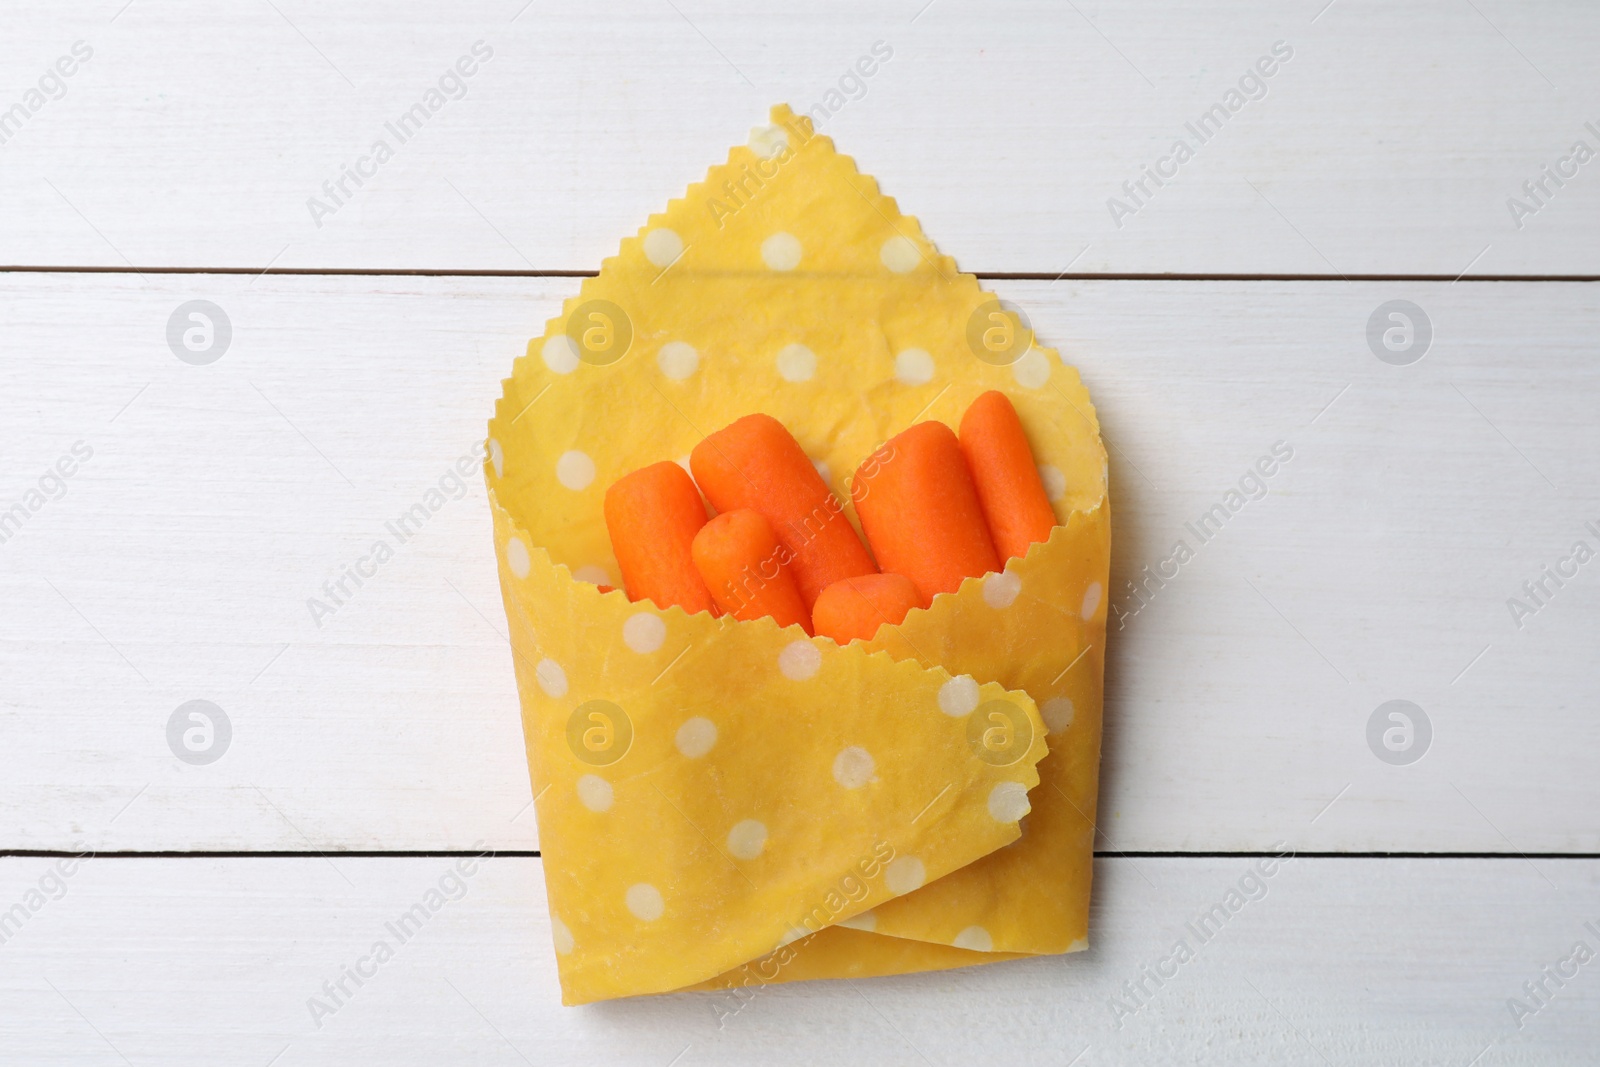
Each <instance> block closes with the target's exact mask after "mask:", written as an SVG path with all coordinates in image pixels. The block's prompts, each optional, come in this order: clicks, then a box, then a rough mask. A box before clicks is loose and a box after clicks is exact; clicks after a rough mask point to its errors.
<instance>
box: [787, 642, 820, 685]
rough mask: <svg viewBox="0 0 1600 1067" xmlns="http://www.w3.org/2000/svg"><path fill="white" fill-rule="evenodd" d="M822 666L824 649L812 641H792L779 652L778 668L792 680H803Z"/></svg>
mask: <svg viewBox="0 0 1600 1067" xmlns="http://www.w3.org/2000/svg"><path fill="white" fill-rule="evenodd" d="M821 667H822V650H821V649H819V648H817V646H816V645H813V644H812V643H811V642H810V641H791V642H789V643H788V644H787V645H785V646H784V648H783V651H782V652H779V653H778V670H780V671H782V672H783V676H784V677H785V678H788V679H790V680H791V681H796V682H803V681H805V680H806V679H807V678H810V677H811V676H812V675H814V674H816V673H817V671H818V670H819V669H820V668H821Z"/></svg>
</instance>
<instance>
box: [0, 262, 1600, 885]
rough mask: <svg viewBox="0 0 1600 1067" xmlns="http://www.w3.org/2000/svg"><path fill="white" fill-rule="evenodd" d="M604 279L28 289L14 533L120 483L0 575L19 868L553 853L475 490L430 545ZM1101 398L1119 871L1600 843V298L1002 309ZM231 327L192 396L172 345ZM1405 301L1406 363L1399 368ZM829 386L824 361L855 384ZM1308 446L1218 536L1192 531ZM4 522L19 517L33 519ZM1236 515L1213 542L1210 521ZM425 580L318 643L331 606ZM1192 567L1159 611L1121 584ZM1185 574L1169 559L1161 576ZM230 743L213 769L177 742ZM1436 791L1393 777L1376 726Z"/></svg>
mask: <svg viewBox="0 0 1600 1067" xmlns="http://www.w3.org/2000/svg"><path fill="white" fill-rule="evenodd" d="M576 286H577V283H576V281H574V280H571V279H461V278H326V277H323V278H317V277H288V278H286V277H276V276H271V275H269V276H267V277H265V278H261V279H253V278H250V277H244V276H189V277H185V276H168V275H158V276H151V277H149V278H148V279H143V278H140V277H138V276H135V275H91V276H72V275H8V276H5V277H4V278H0V304H3V305H4V306H5V307H6V308H7V309H8V317H7V320H6V325H5V326H4V327H3V332H0V347H3V348H4V349H5V350H6V351H7V352H11V353H19V354H21V355H19V356H17V357H12V358H8V359H7V360H5V361H4V362H3V363H0V454H3V455H4V456H5V472H4V481H3V483H0V505H3V506H4V507H9V506H10V505H11V504H12V503H13V502H16V501H19V500H24V499H26V493H27V492H28V491H29V489H30V488H35V487H37V486H38V484H39V479H40V478H41V477H42V475H43V474H44V472H46V471H47V470H49V469H51V468H52V465H53V464H55V463H56V462H57V460H58V458H59V457H61V456H62V455H65V454H69V452H70V450H71V448H72V446H73V444H74V443H76V442H79V441H82V442H85V443H87V444H88V445H89V446H90V447H92V449H93V457H92V458H91V459H89V460H88V461H87V462H85V463H83V464H82V465H81V469H79V470H78V472H77V473H76V474H75V475H74V476H73V477H71V478H70V479H67V480H66V483H65V484H66V493H65V495H64V496H60V497H59V498H57V499H49V500H48V501H46V502H45V503H44V504H43V506H42V507H41V508H40V509H39V510H38V511H37V513H34V514H32V515H31V516H30V517H29V518H28V519H27V521H26V523H25V525H23V526H22V528H21V529H20V530H19V531H17V532H15V533H14V534H13V535H12V536H10V537H9V539H8V540H7V541H6V542H5V543H4V544H0V597H3V602H4V603H5V604H6V606H7V610H6V611H5V612H3V613H0V658H3V660H4V663H3V665H0V666H3V669H0V677H4V678H5V679H6V682H5V685H4V687H3V688H0V733H3V736H4V738H5V745H6V753H7V756H6V760H7V762H6V772H7V773H6V774H5V775H4V776H3V777H0V843H3V844H4V845H5V846H7V847H14V848H70V847H79V846H85V845H87V846H89V847H93V848H96V849H100V850H111V849H167V850H187V849H224V850H226V849H236V850H261V849H273V850H284V849H287V850H305V849H311V848H315V849H325V850H338V849H368V850H377V849H441V848H468V847H472V846H473V844H474V842H477V841H480V840H481V841H484V842H487V843H488V844H489V845H490V846H492V847H496V848H502V849H516V848H522V849H530V848H534V847H536V845H537V838H536V833H535V830H534V827H533V825H532V824H533V819H532V815H531V810H530V809H529V807H528V803H529V789H528V783H527V775H526V770H525V766H524V762H523V752H522V744H521V731H520V726H519V722H518V714H517V707H516V696H515V690H514V687H513V682H512V675H511V670H510V663H509V654H508V650H507V648H506V646H505V643H504V640H503V637H502V634H503V633H504V620H503V617H502V615H501V610H500V606H499V596H498V589H497V585H496V578H495V574H494V568H493V563H492V555H491V552H490V539H489V529H488V518H487V515H486V513H485V505H484V497H483V490H482V485H481V479H479V478H478V477H477V476H476V474H475V473H474V474H472V475H469V476H468V477H467V478H466V479H465V480H464V485H465V487H464V488H463V489H462V490H461V493H462V496H461V499H459V500H457V499H450V498H449V497H448V496H447V498H446V502H445V503H444V504H443V506H442V507H441V508H440V509H439V510H438V511H437V513H435V514H433V515H432V517H431V518H429V519H428V521H427V523H426V525H425V526H424V527H423V528H422V529H421V530H420V532H418V533H416V534H415V535H414V536H412V537H410V538H409V539H408V540H407V541H405V543H403V544H402V543H400V541H399V540H398V539H397V538H396V537H395V536H394V534H393V532H392V531H390V530H389V529H388V527H387V526H386V523H387V522H388V521H389V520H392V519H393V518H395V517H396V516H397V515H398V514H400V513H401V512H402V511H404V510H405V509H406V508H408V507H409V506H410V505H411V504H413V503H415V502H417V501H418V500H420V499H422V498H423V496H424V495H425V494H426V493H427V492H428V491H429V490H430V489H433V488H438V487H440V486H441V483H443V484H444V487H445V489H446V490H448V491H449V492H450V493H452V494H453V492H454V487H453V483H452V482H450V481H449V479H450V477H452V476H451V471H452V468H453V465H454V464H455V463H456V462H457V461H458V460H459V459H460V458H461V457H463V456H465V455H467V454H468V453H469V452H470V451H471V450H472V449H473V448H474V446H475V444H476V442H477V441H478V440H479V439H480V438H481V436H482V434H483V432H484V423H485V420H486V417H487V415H488V413H489V411H490V407H491V405H492V402H493V399H494V397H495V396H497V395H498V388H499V387H498V380H499V378H500V377H501V376H502V375H503V374H505V373H506V372H507V371H508V369H509V366H510V362H511V359H512V358H513V357H514V356H515V355H516V354H517V353H519V352H520V351H521V350H522V349H523V347H524V345H525V342H526V339H527V338H528V337H530V336H532V335H534V334H537V333H540V332H541V331H542V324H543V322H544V320H545V319H546V317H547V316H550V315H552V314H554V313H556V312H557V310H558V308H559V302H560V299H561V298H562V297H563V296H565V295H567V294H569V293H571V292H573V291H575V289H576ZM998 288H999V291H1000V292H1001V294H1002V295H1003V296H1006V297H1008V298H1010V299H1013V300H1015V301H1016V302H1017V303H1019V304H1020V305H1022V306H1023V307H1024V308H1026V309H1027V310H1028V312H1029V313H1030V314H1031V315H1032V317H1033V320H1034V324H1035V326H1036V328H1037V329H1038V331H1039V333H1040V334H1041V336H1043V337H1044V338H1045V339H1046V340H1047V341H1049V342H1050V343H1052V344H1056V345H1058V346H1060V348H1061V349H1062V351H1063V352H1064V353H1065V354H1066V355H1067V358H1069V359H1070V360H1071V361H1072V362H1074V363H1075V364H1076V365H1077V366H1079V367H1080V368H1081V370H1082V373H1083V375H1084V378H1085V380H1086V381H1087V383H1088V386H1089V388H1090V391H1091V395H1092V396H1093V397H1094V398H1095V402H1096V404H1097V407H1098V411H1099V414H1100V417H1101V419H1102V422H1103V425H1104V429H1105V434H1106V438H1107V441H1108V442H1109V445H1110V451H1111V456H1112V459H1111V480H1112V493H1113V500H1114V503H1115V507H1116V520H1115V521H1116V526H1115V530H1116V535H1115V539H1114V561H1113V589H1112V604H1113V607H1114V608H1115V609H1116V610H1117V611H1118V612H1119V613H1124V614H1125V615H1126V618H1124V619H1122V620H1121V621H1122V623H1123V625H1122V626H1121V628H1120V629H1119V628H1118V627H1119V621H1118V619H1116V618H1114V619H1113V622H1112V636H1111V647H1110V649H1109V654H1110V661H1109V668H1108V682H1109V696H1108V703H1107V714H1106V722H1107V735H1106V750H1105V758H1104V786H1103V789H1102V794H1101V814H1102V819H1101V825H1102V828H1103V830H1104V832H1105V835H1106V836H1105V837H1104V838H1103V839H1102V841H1101V842H1100V847H1101V848H1102V849H1109V850H1123V851H1146V850H1212V851H1225V850H1238V849H1261V848H1267V847H1269V846H1271V845H1272V844H1273V843H1274V842H1277V841H1280V840H1282V841H1287V842H1289V843H1291V844H1293V845H1294V846H1295V847H1297V848H1300V849H1302V850H1317V851H1346V850H1360V851H1368V850H1372V851H1390V850H1398V851H1471V852H1506V853H1519V852H1530V853H1531V852H1574V851H1595V850H1597V849H1600V830H1597V828H1596V825H1595V822H1594V819H1593V818H1592V812H1593V811H1594V810H1595V807H1596V804H1597V803H1600V786H1597V784H1596V779H1595V776H1594V774H1593V754H1594V752H1595V751H1596V750H1597V748H1600V724H1597V723H1596V720H1595V717H1594V716H1593V715H1592V714H1590V711H1591V710H1592V708H1593V706H1594V704H1595V701H1596V698H1597V696H1600V681H1597V679H1596V677H1595V674H1594V672H1593V671H1592V670H1590V669H1589V666H1588V665H1589V663H1590V661H1591V660H1592V654H1591V653H1592V649H1593V648H1594V645H1595V640H1596V638H1597V637H1600V584H1597V583H1600V574H1597V573H1596V572H1595V569H1594V568H1595V567H1596V566H1600V564H1593V563H1591V564H1589V565H1587V566H1585V567H1582V568H1580V569H1579V571H1578V574H1577V575H1576V577H1573V578H1570V579H1568V580H1567V581H1566V582H1565V584H1564V585H1563V586H1562V587H1560V588H1559V589H1555V587H1553V586H1549V585H1547V589H1548V590H1553V592H1551V593H1550V594H1549V595H1548V597H1547V598H1546V600H1545V602H1544V604H1543V606H1541V607H1540V608H1539V609H1538V610H1537V612H1536V613H1534V614H1533V615H1531V616H1529V617H1526V618H1523V619H1522V620H1520V621H1521V622H1522V626H1521V628H1520V629H1519V628H1518V626H1517V625H1516V623H1517V620H1515V619H1514V618H1513V617H1512V615H1511V613H1510V612H1509V610H1508V608H1507V600H1508V599H1509V598H1511V597H1514V596H1515V597H1523V596H1525V595H1526V594H1525V593H1524V592H1523V588H1522V583H1523V582H1525V581H1529V580H1538V579H1539V578H1540V576H1541V571H1542V568H1544V567H1545V566H1547V565H1549V566H1554V565H1557V563H1558V561H1559V560H1560V559H1562V558H1563V557H1564V556H1566V555H1567V554H1568V553H1569V552H1570V548H1571V546H1572V544H1573V543H1574V542H1575V541H1577V540H1580V539H1582V540H1586V541H1588V542H1589V543H1590V544H1591V546H1596V545H1600V538H1597V537H1596V536H1595V535H1594V534H1592V533H1590V532H1589V531H1588V530H1587V529H1586V526H1585V523H1587V522H1594V523H1595V524H1596V525H1597V526H1600V499H1597V496H1600V494H1597V493H1596V491H1595V481H1594V478H1593V474H1592V472H1593V470H1594V469H1595V466H1596V463H1597V461H1600V425H1597V424H1596V422H1595V420H1594V418H1593V411H1594V408H1595V404H1596V401H1597V399H1600V367H1597V366H1596V365H1595V364H1594V362H1593V361H1592V359H1590V358H1589V354H1588V346H1589V344H1590V342H1589V340H1588V338H1589V337H1590V336H1591V335H1592V333H1593V329H1594V323H1595V321H1596V317H1597V312H1600V307H1597V304H1600V301H1597V297H1596V292H1597V290H1596V289H1595V288H1594V287H1592V286H1587V285H1583V284H1554V283H1539V284H1526V283H1465V282H1463V283H1460V284H1457V285H1449V284H1445V283H1438V284H1423V283H1411V284H1387V283H1357V284H1346V283H1342V282H1339V283H1288V282H1258V283H1222V282H1205V283H1201V282H1138V283H1135V282H1109V281H1099V282H1073V281H1062V282H1059V283H1056V284H1053V285H1052V284H1050V283H1046V282H1009V283H1003V284H1001V285H1000V286H999V287H998ZM193 298H205V299H210V300H213V301H215V302H217V303H218V304H219V305H221V306H222V307H223V308H225V310H226V313H227V315H228V316H229V318H230V319H231V321H232V325H233V340H232V344H231V347H230V348H229V350H228V351H227V353H226V354H225V355H224V356H223V358H221V359H220V360H218V361H217V362H215V363H213V364H211V365H209V366H191V365H189V364H186V363H184V362H181V361H179V360H178V359H176V358H175V357H174V355H173V353H172V352H171V351H170V350H169V349H168V347H167V344H166V339H165V329H166V323H167V320H168V317H169V316H170V315H171V313H172V312H173V311H174V309H175V308H177V307H178V305H179V304H181V303H183V302H184V301H187V300H190V299H193ZM1396 298H1405V299H1410V300H1413V301H1415V302H1416V303H1418V304H1419V305H1420V306H1421V307H1422V308H1424V309H1425V313H1426V315H1427V316H1428V317H1429V319H1430V320H1431V323H1432V327H1433V333H1434V337H1433V341H1432V346H1431V349H1430V350H1429V351H1428V353H1427V355H1426V356H1425V357H1424V358H1423V359H1422V360H1421V361H1420V362H1417V363H1415V364H1413V365H1411V366H1404V367H1400V366H1391V365H1389V364H1386V363H1383V362H1380V361H1379V360H1378V359H1377V358H1376V357H1375V356H1374V355H1373V353H1372V351H1370V350H1369V348H1368V343H1367V338H1366V328H1367V322H1368V319H1369V316H1371V314H1372V312H1373V311H1374V309H1375V308H1377V307H1378V306H1379V305H1380V304H1382V303H1384V302H1386V301H1388V300H1391V299H1396ZM824 358H826V357H825V356H824ZM1279 442H1282V443H1283V444H1284V445H1286V446H1288V447H1290V448H1292V449H1293V457H1292V459H1290V460H1288V461H1287V462H1283V463H1280V464H1278V465H1277V467H1276V469H1275V470H1274V473H1273V474H1272V475H1271V476H1270V477H1268V478H1265V479H1263V482H1264V484H1265V486H1266V488H1267V490H1268V492H1267V494H1266V495H1265V496H1264V497H1262V498H1260V499H1254V500H1248V501H1247V502H1243V503H1242V504H1241V506H1240V508H1239V510H1238V511H1237V513H1236V514H1231V515H1230V516H1229V517H1228V518H1227V520H1226V523H1225V524H1224V525H1223V526H1222V528H1221V529H1220V530H1213V531H1212V532H1211V536H1209V537H1208V538H1207V539H1206V540H1205V541H1204V543H1202V541H1201V540H1200V539H1199V538H1197V537H1195V536H1194V534H1193V531H1192V530H1191V528H1190V524H1194V523H1196V522H1197V521H1199V519H1200V517H1201V516H1202V515H1203V514H1206V513H1207V512H1208V510H1209V509H1211V508H1212V507H1213V505H1217V504H1219V503H1222V504H1224V505H1226V503H1227V502H1229V500H1230V499H1231V498H1229V497H1228V496H1227V494H1228V492H1229V490H1230V489H1236V488H1240V487H1241V484H1242V485H1243V488H1244V489H1245V490H1246V491H1250V492H1253V490H1254V483H1253V482H1250V481H1248V480H1247V476H1248V475H1250V473H1251V471H1252V470H1253V469H1255V464H1256V463H1257V461H1258V460H1259V459H1260V458H1261V457H1262V456H1265V455H1270V453H1271V450H1272V449H1273V447H1274V445H1275V444H1277V443H1279ZM3 510H4V508H3V507H0V511H3ZM1213 521H1215V520H1213ZM378 539H384V540H387V541H389V542H392V543H393V547H394V550H395V552H394V558H393V559H392V560H389V561H388V562H385V563H384V564H383V565H382V566H381V567H380V568H379V569H378V570H377V573H376V576H375V577H372V578H371V579H369V580H367V581H366V582H365V584H364V585H362V586H361V587H360V588H359V589H358V590H353V592H352V595H351V596H349V598H348V599H347V602H346V603H345V604H344V605H343V606H341V607H339V608H338V609H337V611H336V612H335V613H334V614H333V615H332V616H331V617H325V618H323V619H321V625H320V626H319V625H318V622H317V621H316V620H315V619H314V618H313V616H312V613H311V612H310V611H309V610H308V607H307V600H308V598H311V597H320V596H323V595H325V594H323V592H322V591H321V586H322V583H323V582H324V581H326V580H328V579H330V578H332V579H337V578H338V577H339V576H340V575H341V574H342V573H343V570H344V568H345V567H347V566H349V565H351V564H353V563H354V562H355V561H356V560H357V559H358V558H360V557H361V556H362V555H363V554H365V553H367V552H368V551H369V549H370V546H371V545H372V544H373V543H374V541H375V540H378ZM1178 540H1185V541H1186V542H1187V543H1188V545H1189V547H1190V549H1191V550H1192V558H1191V559H1190V560H1189V561H1188V562H1185V563H1183V564H1182V565H1181V566H1180V567H1179V568H1178V569H1177V571H1176V574H1175V575H1174V576H1172V577H1170V578H1169V579H1166V580H1164V584H1162V585H1160V587H1159V588H1157V587H1155V586H1152V585H1147V586H1146V589H1147V591H1148V590H1153V592H1147V594H1146V595H1147V598H1148V604H1147V605H1146V606H1143V607H1140V606H1139V601H1138V600H1137V599H1135V598H1134V597H1133V596H1132V595H1131V594H1130V592H1129V590H1128V586H1127V583H1128V582H1130V581H1133V580H1136V579H1138V580H1141V581H1144V580H1145V576H1144V571H1143V568H1145V567H1146V566H1147V565H1149V566H1159V565H1162V561H1163V560H1165V559H1168V558H1169V557H1170V556H1171V554H1172V550H1173V546H1174V544H1175V543H1176V542H1177V541H1178ZM1169 571H1170V568H1169ZM193 699H206V700H211V701H214V702H215V703H216V704H218V705H219V706H220V707H222V708H223V709H224V710H225V711H226V713H227V714H228V716H229V717H230V720H231V722H232V724H233V730H234V734H233V739H232V742H231V747H230V748H229V750H228V751H227V754H226V755H225V756H224V757H223V758H222V759H221V760H219V761H218V762H216V763H213V764H210V765H209V766H190V765H187V764H184V763H181V762H179V761H178V760H177V759H176V758H175V757H174V756H173V754H172V752H171V751H170V750H169V749H168V746H167V740H166V733H165V730H166V725H167V722H168V719H169V717H170V716H171V715H172V713H173V711H174V710H175V709H176V708H177V707H178V706H179V705H180V704H182V703H183V702H185V701H188V700H193ZM1392 699H1405V700H1410V701H1413V702H1415V703H1416V704H1417V705H1419V706H1420V707H1421V708H1422V709H1423V710H1424V712H1425V713H1426V715H1427V716H1428V718H1429V721H1430V722H1431V724H1432V731H1433V737H1432V741H1431V748H1430V749H1429V750H1428V751H1427V754H1426V756H1425V757H1424V758H1422V759H1421V760H1420V761H1419V762H1416V763H1414V764H1412V765H1409V766H1391V765H1389V764H1386V763H1384V762H1381V761H1380V760H1379V759H1378V758H1376V756H1375V755H1374V754H1373V752H1372V751H1371V750H1370V749H1369V747H1368V742H1367V724H1368V720H1369V718H1370V717H1371V716H1372V714H1373V712H1374V711H1375V710H1376V709H1377V708H1378V707H1379V705H1381V704H1383V703H1384V702H1386V701H1389V700H1392Z"/></svg>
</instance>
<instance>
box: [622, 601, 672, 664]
mask: <svg viewBox="0 0 1600 1067" xmlns="http://www.w3.org/2000/svg"><path fill="white" fill-rule="evenodd" d="M666 639H667V624H666V623H664V622H662V621H661V616H659V615H653V614H651V613H650V612H648V611H641V612H639V614H637V615H630V616H628V621H627V622H625V623H623V624H622V643H623V644H625V645H627V646H628V647H629V648H631V649H633V650H634V651H635V652H637V653H639V654H640V655H643V654H645V653H647V652H654V651H655V650H656V649H658V648H660V647H661V642H663V641H665V640H666Z"/></svg>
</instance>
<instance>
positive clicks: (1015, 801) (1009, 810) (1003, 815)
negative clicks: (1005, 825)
mask: <svg viewBox="0 0 1600 1067" xmlns="http://www.w3.org/2000/svg"><path fill="white" fill-rule="evenodd" d="M1032 808H1033V806H1032V805H1031V804H1029V803H1028V790H1027V787H1026V786H1024V785H1023V784H1022V783H1021V782H1001V783H1000V784H999V785H997V786H995V787H994V788H993V789H991V790H989V814H990V815H992V816H993V817H994V820H995V822H1016V821H1017V820H1018V819H1020V818H1022V817H1023V816H1024V815H1026V814H1028V812H1029V811H1031V810H1032Z"/></svg>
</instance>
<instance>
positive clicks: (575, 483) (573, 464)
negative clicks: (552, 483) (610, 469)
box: [556, 449, 594, 492]
mask: <svg viewBox="0 0 1600 1067" xmlns="http://www.w3.org/2000/svg"><path fill="white" fill-rule="evenodd" d="M556 481H558V482H560V483H561V484H562V485H564V486H566V487H567V488H568V489H571V490H572V491H573V492H578V491H579V490H581V489H587V488H589V485H590V483H592V482H593V481H594V460H592V459H590V458H589V455H588V453H587V452H579V451H577V450H576V449H574V450H573V451H571V452H563V453H561V458H560V459H558V460H556Z"/></svg>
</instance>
